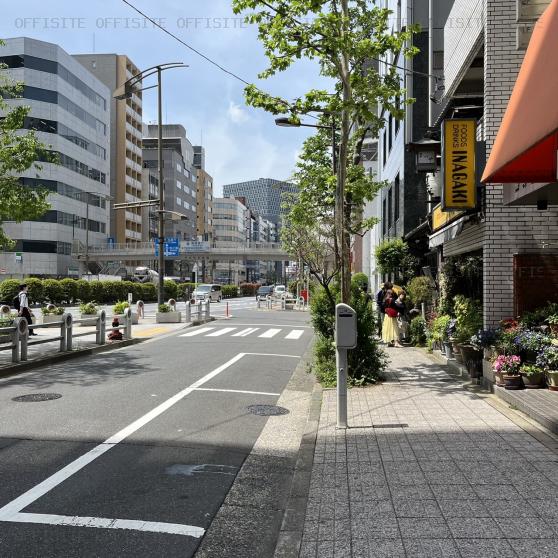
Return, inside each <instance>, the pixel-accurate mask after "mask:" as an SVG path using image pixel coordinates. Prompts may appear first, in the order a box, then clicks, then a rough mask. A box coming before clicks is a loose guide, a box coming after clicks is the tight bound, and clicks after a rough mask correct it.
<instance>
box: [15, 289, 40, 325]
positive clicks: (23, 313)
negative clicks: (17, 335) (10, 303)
mask: <svg viewBox="0 0 558 558" xmlns="http://www.w3.org/2000/svg"><path fill="white" fill-rule="evenodd" d="M16 302H17V306H16V310H17V311H18V312H17V315H18V316H20V317H21V318H25V319H26V320H27V326H28V327H29V326H30V325H32V324H33V318H32V317H31V310H30V309H29V294H28V292H27V285H26V284H25V283H22V284H21V285H20V286H19V293H18V295H17V297H16V300H15V301H14V304H15V303H16ZM29 335H30V336H35V335H37V334H36V333H35V332H34V331H33V330H32V329H30V330H29Z"/></svg>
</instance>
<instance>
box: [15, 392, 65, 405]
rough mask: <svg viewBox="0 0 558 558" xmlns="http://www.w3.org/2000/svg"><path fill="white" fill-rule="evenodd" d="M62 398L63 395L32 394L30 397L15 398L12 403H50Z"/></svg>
mask: <svg viewBox="0 0 558 558" xmlns="http://www.w3.org/2000/svg"><path fill="white" fill-rule="evenodd" d="M61 397H62V394H60V393H30V394H29V395H20V396H19V397H14V398H13V399H12V401H17V402H18V403H36V402H37V401H50V400H51V399H60V398H61Z"/></svg>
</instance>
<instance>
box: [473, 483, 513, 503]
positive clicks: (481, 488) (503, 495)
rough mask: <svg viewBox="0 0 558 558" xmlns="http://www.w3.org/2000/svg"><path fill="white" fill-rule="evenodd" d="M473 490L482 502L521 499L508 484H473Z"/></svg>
mask: <svg viewBox="0 0 558 558" xmlns="http://www.w3.org/2000/svg"><path fill="white" fill-rule="evenodd" d="M473 489H474V491H475V493H476V494H477V495H478V497H479V498H482V499H484V500H514V499H521V496H520V494H519V492H518V491H517V490H516V488H515V487H514V486H511V485H510V484H475V485H474V486H473Z"/></svg>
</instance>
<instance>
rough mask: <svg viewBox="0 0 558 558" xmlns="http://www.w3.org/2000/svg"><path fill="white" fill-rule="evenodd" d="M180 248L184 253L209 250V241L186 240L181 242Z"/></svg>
mask: <svg viewBox="0 0 558 558" xmlns="http://www.w3.org/2000/svg"><path fill="white" fill-rule="evenodd" d="M182 249H183V251H184V252H186V253H192V252H209V242H206V241H203V240H187V241H186V242H183V243H182Z"/></svg>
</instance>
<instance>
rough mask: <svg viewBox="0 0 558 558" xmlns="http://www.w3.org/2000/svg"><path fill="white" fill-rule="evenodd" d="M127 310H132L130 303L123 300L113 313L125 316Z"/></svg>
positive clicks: (116, 305) (115, 306)
mask: <svg viewBox="0 0 558 558" xmlns="http://www.w3.org/2000/svg"><path fill="white" fill-rule="evenodd" d="M126 308H130V303H129V302H128V301H127V300H122V301H120V302H117V303H116V304H115V305H114V307H113V309H112V311H113V312H114V313H115V314H124V311H125V310H126Z"/></svg>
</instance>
